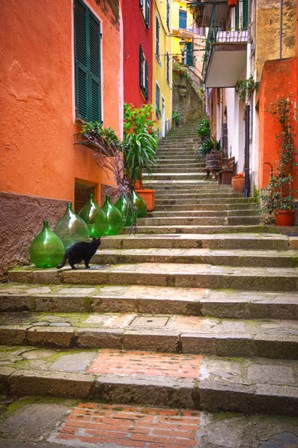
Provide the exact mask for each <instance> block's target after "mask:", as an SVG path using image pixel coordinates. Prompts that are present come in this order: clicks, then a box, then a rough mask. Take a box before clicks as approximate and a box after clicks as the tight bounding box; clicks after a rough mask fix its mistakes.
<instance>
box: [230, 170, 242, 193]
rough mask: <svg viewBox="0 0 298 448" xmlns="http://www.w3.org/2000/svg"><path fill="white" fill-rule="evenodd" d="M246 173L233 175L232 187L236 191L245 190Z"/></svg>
mask: <svg viewBox="0 0 298 448" xmlns="http://www.w3.org/2000/svg"><path fill="white" fill-rule="evenodd" d="M244 180H245V178H244V175H243V174H242V173H238V174H236V176H233V177H232V188H233V190H234V191H235V192H236V193H243V192H244Z"/></svg>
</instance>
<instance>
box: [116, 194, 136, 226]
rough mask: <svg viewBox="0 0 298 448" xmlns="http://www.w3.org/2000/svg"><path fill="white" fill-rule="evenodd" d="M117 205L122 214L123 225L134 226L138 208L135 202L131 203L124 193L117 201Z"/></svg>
mask: <svg viewBox="0 0 298 448" xmlns="http://www.w3.org/2000/svg"><path fill="white" fill-rule="evenodd" d="M115 207H117V208H118V210H119V211H120V212H121V214H122V222H123V226H124V227H129V226H132V225H133V224H134V221H135V219H136V208H135V206H134V204H133V203H132V202H130V203H129V201H128V200H127V199H126V197H125V196H123V195H122V196H120V198H119V199H118V201H117V202H116V203H115Z"/></svg>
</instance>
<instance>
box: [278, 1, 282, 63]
mask: <svg viewBox="0 0 298 448" xmlns="http://www.w3.org/2000/svg"><path fill="white" fill-rule="evenodd" d="M282 16H283V0H280V15H279V59H282V31H283V29H282Z"/></svg>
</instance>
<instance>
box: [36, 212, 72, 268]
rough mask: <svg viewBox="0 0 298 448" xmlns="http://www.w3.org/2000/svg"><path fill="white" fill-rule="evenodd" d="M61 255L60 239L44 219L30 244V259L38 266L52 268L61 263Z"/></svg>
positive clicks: (62, 248)
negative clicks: (39, 230) (41, 226)
mask: <svg viewBox="0 0 298 448" xmlns="http://www.w3.org/2000/svg"><path fill="white" fill-rule="evenodd" d="M63 255H64V246H63V243H62V241H61V240H60V238H58V236H57V235H55V233H54V232H52V230H51V229H50V227H49V223H48V221H44V222H43V229H42V230H41V232H39V234H38V235H37V236H36V237H35V238H34V240H33V241H32V243H31V244H30V247H29V256H30V260H31V261H32V263H33V264H35V266H36V267H38V268H53V267H56V266H58V264H59V263H61V261H62V258H63Z"/></svg>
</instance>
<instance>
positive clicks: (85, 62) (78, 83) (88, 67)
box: [74, 0, 101, 121]
mask: <svg viewBox="0 0 298 448" xmlns="http://www.w3.org/2000/svg"><path fill="white" fill-rule="evenodd" d="M100 39H101V34H100V23H99V21H98V20H97V19H96V18H95V17H94V16H93V14H92V13H91V12H90V11H89V9H88V8H87V7H86V6H85V5H84V4H83V3H82V2H81V0H74V53H75V104H76V117H77V118H81V119H83V120H85V121H91V120H97V121H101V95H100V93H101V88H100V84H101V82H100V60H101V56H100Z"/></svg>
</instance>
